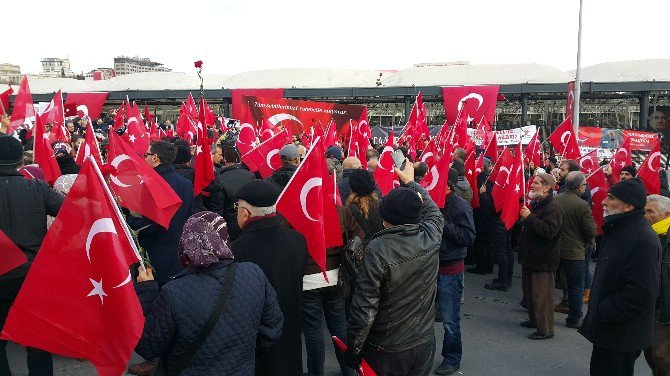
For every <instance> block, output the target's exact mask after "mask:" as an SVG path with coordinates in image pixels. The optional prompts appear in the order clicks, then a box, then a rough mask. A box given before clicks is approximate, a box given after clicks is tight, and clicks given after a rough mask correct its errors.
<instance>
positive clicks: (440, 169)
mask: <svg viewBox="0 0 670 376" xmlns="http://www.w3.org/2000/svg"><path fill="white" fill-rule="evenodd" d="M450 164H451V152H449V153H445V154H443V155H442V156H441V157H440V160H439V161H437V163H436V164H435V166H433V167H432V168H431V169H430V170H428V173H427V174H426V176H424V177H423V179H421V181H420V182H419V185H421V186H422V187H423V188H424V189H425V190H426V191H428V194H430V197H431V198H432V199H433V201H435V205H437V207H438V208H440V209H442V208H444V205H445V204H446V202H447V183H448V182H449V168H450ZM377 168H379V167H377Z"/></svg>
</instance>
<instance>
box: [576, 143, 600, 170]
mask: <svg viewBox="0 0 670 376" xmlns="http://www.w3.org/2000/svg"><path fill="white" fill-rule="evenodd" d="M596 169H598V149H593V151H591V152H590V153H588V154H586V155H585V156H583V157H581V158H580V159H579V170H580V171H581V172H583V173H585V174H586V175H589V174H592V173H593V172H594V171H595V170H596Z"/></svg>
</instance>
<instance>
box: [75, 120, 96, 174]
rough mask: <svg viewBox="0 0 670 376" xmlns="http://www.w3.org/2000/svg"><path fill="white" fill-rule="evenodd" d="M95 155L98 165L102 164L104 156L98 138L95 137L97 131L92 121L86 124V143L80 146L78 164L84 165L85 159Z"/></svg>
mask: <svg viewBox="0 0 670 376" xmlns="http://www.w3.org/2000/svg"><path fill="white" fill-rule="evenodd" d="M89 156H93V158H95V161H96V162H97V163H98V165H100V166H102V157H101V156H100V146H99V145H98V140H96V139H95V133H94V132H93V127H92V126H91V123H88V124H86V136H84V144H83V145H81V146H80V147H79V150H78V151H77V160H76V162H77V164H78V165H80V166H83V165H84V161H85V160H86V159H87V158H88V157H89Z"/></svg>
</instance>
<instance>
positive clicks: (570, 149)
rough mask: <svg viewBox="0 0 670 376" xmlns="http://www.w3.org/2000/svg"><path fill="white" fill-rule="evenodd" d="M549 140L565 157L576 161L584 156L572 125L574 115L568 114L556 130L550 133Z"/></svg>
mask: <svg viewBox="0 0 670 376" xmlns="http://www.w3.org/2000/svg"><path fill="white" fill-rule="evenodd" d="M548 140H549V142H551V144H552V145H553V146H554V148H555V149H556V151H558V153H559V154H561V155H562V156H563V157H564V158H565V159H572V160H575V161H576V160H579V158H581V157H582V154H581V152H580V151H579V143H578V142H577V135H576V134H575V130H574V128H573V126H572V116H568V117H567V118H566V119H565V121H564V122H562V123H561V124H560V125H559V126H558V127H556V130H555V131H554V132H552V134H551V135H549V137H548Z"/></svg>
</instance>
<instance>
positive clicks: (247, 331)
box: [135, 260, 283, 376]
mask: <svg viewBox="0 0 670 376" xmlns="http://www.w3.org/2000/svg"><path fill="white" fill-rule="evenodd" d="M231 267H234V268H235V280H234V282H233V287H232V288H231V290H230V295H229V296H228V298H227V300H226V303H225V304H226V305H225V307H224V310H223V312H222V314H221V316H220V318H219V321H218V322H217V324H216V325H215V326H214V329H212V331H211V332H210V334H209V335H208V336H207V337H206V338H205V341H204V342H203V343H202V345H201V346H200V348H199V349H198V351H197V352H196V353H195V355H194V356H193V358H191V363H190V364H189V366H188V367H187V368H185V369H184V370H183V371H182V372H181V373H180V375H240V376H242V375H245V376H250V375H253V374H254V362H255V353H256V350H257V344H259V345H260V346H261V349H260V350H262V347H267V346H268V345H270V344H272V343H274V342H275V341H276V340H277V339H278V338H279V337H280V336H281V332H282V324H283V316H282V313H281V311H280V309H279V304H278V303H277V295H276V294H275V291H274V289H273V288H272V286H271V285H270V283H269V282H268V280H267V278H266V277H265V274H263V271H261V269H260V268H259V267H258V265H256V264H253V263H250V262H243V263H233V262H232V261H231V260H224V261H221V262H219V263H218V264H215V265H212V266H209V267H206V268H188V269H185V270H184V271H182V272H181V273H180V274H179V275H178V276H176V277H175V278H174V280H172V281H170V282H168V283H167V284H165V285H164V286H163V287H162V288H160V290H159V287H158V284H157V283H156V282H154V281H147V282H141V283H138V284H137V285H135V290H136V291H137V296H138V298H139V300H140V303H141V304H142V311H143V312H144V316H145V322H144V331H143V332H142V337H141V338H140V341H139V342H138V343H137V347H136V349H135V351H137V353H138V354H140V355H141V356H142V357H144V358H145V359H155V358H158V357H161V356H162V357H164V360H165V365H166V368H167V369H169V368H170V367H171V366H174V364H175V362H176V361H177V359H178V358H179V356H180V355H181V354H183V353H184V351H186V349H187V348H188V347H189V345H190V344H191V343H192V342H193V340H195V337H196V336H197V335H198V333H200V330H201V329H202V328H203V327H204V326H205V323H206V322H207V320H209V317H210V316H211V314H212V310H213V309H214V306H215V305H216V304H217V302H218V299H219V294H220V293H221V289H222V283H223V281H224V280H225V275H226V270H227V268H231Z"/></svg>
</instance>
